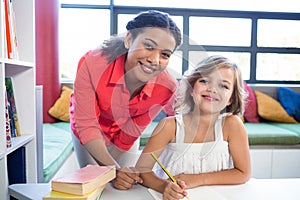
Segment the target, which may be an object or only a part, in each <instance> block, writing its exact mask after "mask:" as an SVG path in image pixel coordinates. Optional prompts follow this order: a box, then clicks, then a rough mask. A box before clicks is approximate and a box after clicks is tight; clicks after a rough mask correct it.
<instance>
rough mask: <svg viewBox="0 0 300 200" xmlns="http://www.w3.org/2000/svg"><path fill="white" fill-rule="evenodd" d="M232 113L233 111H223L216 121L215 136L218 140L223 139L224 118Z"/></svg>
mask: <svg viewBox="0 0 300 200" xmlns="http://www.w3.org/2000/svg"><path fill="white" fill-rule="evenodd" d="M230 115H232V113H222V114H220V115H219V117H218V119H217V121H216V123H215V138H216V140H222V141H223V124H224V123H223V120H224V119H225V118H226V117H227V116H230Z"/></svg>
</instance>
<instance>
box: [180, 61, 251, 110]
mask: <svg viewBox="0 0 300 200" xmlns="http://www.w3.org/2000/svg"><path fill="white" fill-rule="evenodd" d="M219 68H230V69H232V71H233V72H234V86H233V92H232V95H231V104H230V105H228V106H226V108H225V109H224V110H223V111H222V113H223V112H229V113H232V114H236V115H243V113H244V100H245V98H246V93H245V90H244V87H243V79H242V74H241V70H240V69H239V68H238V66H237V65H236V64H235V63H234V62H232V61H230V60H229V59H228V58H226V57H223V56H220V55H213V56H209V57H207V58H205V59H204V60H202V61H201V62H200V63H198V65H197V66H196V68H195V69H194V70H192V71H191V72H190V73H189V74H187V75H184V76H183V79H182V80H181V81H180V85H179V87H178V90H177V92H176V95H175V97H176V104H175V112H176V113H188V112H191V111H192V110H193V109H194V101H193V97H192V96H191V94H192V91H193V88H194V85H195V82H196V81H197V80H198V79H199V78H201V77H205V76H208V75H209V74H211V73H212V72H213V71H215V70H217V69H219Z"/></svg>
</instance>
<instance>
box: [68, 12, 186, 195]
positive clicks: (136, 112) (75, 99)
mask: <svg viewBox="0 0 300 200" xmlns="http://www.w3.org/2000/svg"><path fill="white" fill-rule="evenodd" d="M126 28H127V30H128V31H127V33H126V35H125V37H121V36H114V37H112V38H111V39H109V40H107V41H105V42H104V43H103V45H102V47H101V48H99V49H96V50H92V51H89V52H88V53H86V54H85V55H84V56H83V57H82V58H81V59H80V61H79V64H78V68H77V73H76V79H75V81H74V94H73V95H72V97H71V105H70V123H71V128H72V131H73V133H74V135H73V144H74V149H75V152H76V156H77V159H78V161H79V164H80V167H84V166H86V165H87V164H99V165H116V166H117V169H118V171H117V178H116V179H115V181H114V182H113V183H114V186H115V187H116V188H118V189H124V190H125V189H129V188H131V187H132V185H133V184H134V183H135V182H136V181H137V182H141V181H142V180H141V178H140V177H139V173H138V172H137V171H136V170H135V169H134V168H133V166H134V165H135V160H134V159H131V158H132V157H135V156H136V155H137V151H138V147H139V143H138V139H139V137H140V135H141V134H142V132H143V130H144V129H145V128H146V127H147V125H148V124H149V123H150V122H151V121H152V120H153V119H154V117H155V116H156V115H157V114H158V113H159V112H160V110H162V109H163V108H165V107H166V105H168V104H169V102H170V101H171V100H172V98H173V94H174V92H175V90H176V86H177V82H176V80H175V79H174V78H173V77H172V76H171V75H170V74H169V73H168V72H167V71H166V70H165V69H166V67H167V66H168V63H169V59H170V57H171V55H172V54H173V52H174V51H175V50H176V48H177V47H178V46H179V45H180V44H181V32H180V30H179V28H178V27H177V25H176V24H175V23H174V21H173V20H172V19H171V18H170V17H169V15H168V14H167V13H163V12H160V11H156V10H149V11H145V12H142V13H139V14H138V15H137V16H136V17H135V18H134V19H132V20H131V21H129V22H128V23H127V26H126ZM168 114H169V115H170V114H171V115H172V114H174V113H168ZM132 160H134V162H133V161H132ZM122 161H124V162H122Z"/></svg>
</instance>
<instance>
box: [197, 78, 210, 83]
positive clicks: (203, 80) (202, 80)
mask: <svg viewBox="0 0 300 200" xmlns="http://www.w3.org/2000/svg"><path fill="white" fill-rule="evenodd" d="M199 82H200V83H207V82H208V81H207V80H205V79H199Z"/></svg>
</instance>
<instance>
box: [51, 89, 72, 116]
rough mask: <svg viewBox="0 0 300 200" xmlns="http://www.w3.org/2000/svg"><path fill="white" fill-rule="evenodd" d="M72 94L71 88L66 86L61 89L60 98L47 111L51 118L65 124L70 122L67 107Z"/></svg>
mask: <svg viewBox="0 0 300 200" xmlns="http://www.w3.org/2000/svg"><path fill="white" fill-rule="evenodd" d="M72 92H73V90H72V89H71V88H69V87H67V86H63V87H62V90H61V94H60V97H59V98H58V99H57V100H56V101H55V103H54V104H53V106H52V107H51V108H50V109H49V111H48V113H49V114H50V115H51V116H52V117H54V118H56V119H59V120H61V121H65V122H69V121H70V115H69V106H70V96H71V94H72Z"/></svg>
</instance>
